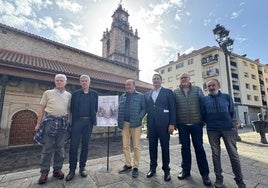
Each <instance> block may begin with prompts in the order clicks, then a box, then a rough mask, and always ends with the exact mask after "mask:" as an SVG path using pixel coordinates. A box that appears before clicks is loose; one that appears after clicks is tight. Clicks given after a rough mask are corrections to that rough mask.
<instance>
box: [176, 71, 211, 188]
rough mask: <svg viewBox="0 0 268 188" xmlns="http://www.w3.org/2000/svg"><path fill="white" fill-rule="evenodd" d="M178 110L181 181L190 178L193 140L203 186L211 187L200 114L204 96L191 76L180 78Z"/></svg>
mask: <svg viewBox="0 0 268 188" xmlns="http://www.w3.org/2000/svg"><path fill="white" fill-rule="evenodd" d="M174 95H175V99H176V108H177V127H178V129H179V139H180V142H181V155H182V163H181V167H182V171H181V172H180V173H179V176H178V178H179V179H185V178H186V177H188V176H190V171H191V166H192V159H191V158H192V156H191V140H192V143H193V146H194V150H195V156H196V161H197V166H198V169H199V172H200V174H201V176H202V180H203V184H204V185H206V186H210V185H211V180H210V178H209V167H208V161H207V157H206V152H205V150H204V147H203V122H202V117H201V112H200V100H201V98H202V97H203V96H204V94H203V92H202V90H201V89H200V88H199V87H198V86H193V85H192V84H191V83H190V76H189V75H188V74H186V73H184V74H182V75H181V77H180V86H179V87H178V88H177V89H175V90H174Z"/></svg>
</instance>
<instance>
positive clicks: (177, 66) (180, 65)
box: [176, 63, 184, 69]
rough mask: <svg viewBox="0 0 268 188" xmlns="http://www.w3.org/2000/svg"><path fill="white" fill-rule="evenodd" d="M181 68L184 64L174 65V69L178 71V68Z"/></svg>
mask: <svg viewBox="0 0 268 188" xmlns="http://www.w3.org/2000/svg"><path fill="white" fill-rule="evenodd" d="M182 67H184V63H179V64H177V65H176V69H179V68H182Z"/></svg>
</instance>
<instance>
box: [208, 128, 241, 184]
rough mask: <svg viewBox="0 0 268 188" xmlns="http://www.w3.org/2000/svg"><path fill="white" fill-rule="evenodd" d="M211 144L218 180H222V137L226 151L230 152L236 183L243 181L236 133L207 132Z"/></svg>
mask: <svg viewBox="0 0 268 188" xmlns="http://www.w3.org/2000/svg"><path fill="white" fill-rule="evenodd" d="M207 133H208V139H209V144H210V146H211V150H212V159H213V165H214V172H215V175H216V177H217V178H219V179H222V178H223V176H222V167H221V147H220V145H221V142H220V138H221V137H222V139H223V141H224V144H225V147H226V150H227V152H228V155H229V158H230V161H231V165H232V170H233V173H234V175H235V180H236V181H241V180H242V179H243V175H242V172H241V165H240V160H239V155H238V153H237V147H236V131H207Z"/></svg>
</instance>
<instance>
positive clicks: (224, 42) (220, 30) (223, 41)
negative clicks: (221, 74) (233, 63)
mask: <svg viewBox="0 0 268 188" xmlns="http://www.w3.org/2000/svg"><path fill="white" fill-rule="evenodd" d="M229 32H230V31H229V30H226V29H225V27H224V26H222V25H220V24H217V25H216V27H215V28H214V29H213V33H214V35H215V38H216V41H217V42H218V44H219V46H220V48H221V49H222V50H223V53H224V56H225V64H226V74H227V84H228V93H229V94H230V96H231V97H233V94H232V89H231V80H230V70H229V62H228V56H230V55H231V52H232V50H233V49H232V45H233V43H234V40H233V39H231V38H230V37H228V36H229Z"/></svg>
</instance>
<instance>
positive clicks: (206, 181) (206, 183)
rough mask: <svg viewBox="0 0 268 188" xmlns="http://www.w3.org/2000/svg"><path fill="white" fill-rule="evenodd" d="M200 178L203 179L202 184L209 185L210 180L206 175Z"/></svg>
mask: <svg viewBox="0 0 268 188" xmlns="http://www.w3.org/2000/svg"><path fill="white" fill-rule="evenodd" d="M202 179H203V184H204V185H205V186H210V185H211V180H210V178H209V177H208V176H203V177H202Z"/></svg>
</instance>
